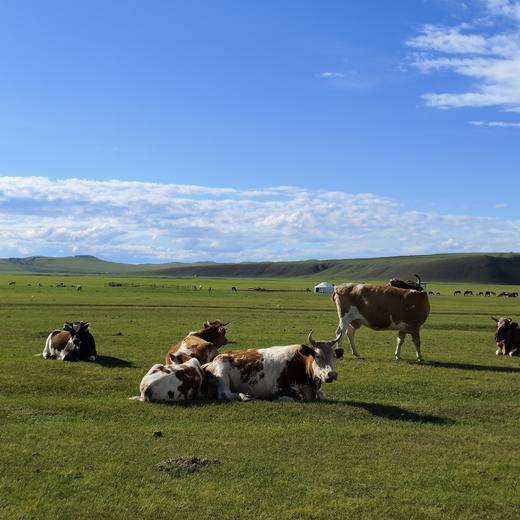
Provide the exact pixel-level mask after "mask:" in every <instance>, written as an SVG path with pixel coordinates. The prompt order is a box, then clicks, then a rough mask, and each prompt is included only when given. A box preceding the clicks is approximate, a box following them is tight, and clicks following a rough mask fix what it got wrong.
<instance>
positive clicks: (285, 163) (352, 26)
mask: <svg viewBox="0 0 520 520" xmlns="http://www.w3.org/2000/svg"><path fill="white" fill-rule="evenodd" d="M519 159H520V1H517V0H467V1H464V2H463V1H455V0H400V1H399V2H395V1H390V0H363V1H354V0H348V1H345V0H339V1H334V0H320V1H318V0H313V1H309V0H283V1H280V0H276V1H275V0H261V1H260V0H256V1H254V0H247V1H244V0H218V1H214V0H205V1H202V0H189V1H188V0H185V1H180V0H179V1H177V0H172V1H169V0H161V1H159V0H148V1H146V2H144V1H142V0H140V1H137V0H111V1H110V2H106V1H99V0H88V1H86V0H75V1H74V2H70V1H68V0H67V1H65V0H64V1H57V0H46V1H45V2H41V1H39V0H3V1H2V2H0V257H2V258H7V257H23V256H32V255H46V256H66V255H75V254H93V255H96V256H99V257H101V258H104V259H107V260H114V261H123V262H131V263H139V262H170V261H183V262H192V261H216V262H242V261H256V260H273V261H274V260H303V259H310V258H319V259H332V258H359V257H376V256H391V255H403V254H404V255H408V254H430V253H441V252H470V251H471V252H477V251H519V250H520V238H519V237H520V233H519V232H518V230H519V229H520V206H519V204H518V203H517V201H518V199H519V195H520V193H519V191H520V190H519V182H518V180H517V179H518V173H519V171H518V170H519V168H518V165H519V164H520V161H519Z"/></svg>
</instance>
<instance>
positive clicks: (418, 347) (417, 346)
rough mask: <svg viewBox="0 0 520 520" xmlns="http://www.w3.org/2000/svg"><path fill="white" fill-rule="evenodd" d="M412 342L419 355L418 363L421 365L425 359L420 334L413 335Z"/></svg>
mask: <svg viewBox="0 0 520 520" xmlns="http://www.w3.org/2000/svg"><path fill="white" fill-rule="evenodd" d="M412 340H413V343H414V345H415V354H416V355H417V361H418V362H419V363H421V362H422V361H423V357H422V354H421V336H419V333H418V332H416V333H415V334H412Z"/></svg>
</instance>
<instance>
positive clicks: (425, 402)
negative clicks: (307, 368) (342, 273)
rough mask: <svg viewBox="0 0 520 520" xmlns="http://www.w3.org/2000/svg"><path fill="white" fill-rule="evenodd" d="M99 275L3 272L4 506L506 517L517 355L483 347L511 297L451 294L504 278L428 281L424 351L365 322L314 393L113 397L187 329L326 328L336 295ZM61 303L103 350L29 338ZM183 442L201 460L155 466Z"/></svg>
mask: <svg viewBox="0 0 520 520" xmlns="http://www.w3.org/2000/svg"><path fill="white" fill-rule="evenodd" d="M112 280H114V278H110V277H109V276H105V277H102V276H96V277H87V276H68V277H63V276H62V277H59V276H55V275H49V276H37V275H21V274H10V275H0V327H1V328H0V334H1V335H0V337H1V342H0V443H1V446H2V449H1V450H0V467H1V468H2V472H0V518H9V519H18V518H19V519H22V518H23V519H25V518H38V519H40V518H41V519H46V518H49V519H51V518H52V519H55V518H65V519H68V518H71V519H76V518H79V519H81V518H96V519H104V518H125V519H134V518H135V519H141V518H150V519H152V518H153V519H162V518H165V519H166V518H168V519H176V518H188V519H191V518H197V519H232V518H235V519H272V518H277V519H294V520H297V519H298V520H299V519H344V518H366V519H374V518H378V519H379V518H384V519H387V518H405V519H411V518H416V519H430V518H431V519H434V518H435V519H446V518H450V519H458V518H460V519H473V518H475V519H477V518H478V519H480V518H492V519H506V518H511V519H512V518H518V516H519V510H520V493H519V481H520V460H519V458H518V449H519V438H520V437H519V434H518V432H519V426H520V406H519V398H518V396H519V393H520V392H519V391H520V379H519V378H520V358H502V357H500V358H499V357H497V356H495V354H494V350H495V349H494V341H493V329H494V323H493V322H492V320H491V319H490V316H491V315H495V316H497V315H501V316H513V317H516V318H519V317H520V300H518V299H504V298H484V297H478V296H475V297H466V298H464V297H461V296H459V297H455V296H453V291H454V290H455V289H462V290H464V289H466V288H470V289H472V290H473V291H479V290H495V291H500V290H518V289H517V288H512V287H506V286H484V285H476V284H472V285H463V284H453V285H451V284H432V285H430V286H429V287H428V288H429V289H431V290H433V291H435V292H437V291H439V292H441V295H440V296H431V298H430V301H431V307H432V312H431V315H430V318H429V320H428V322H427V324H426V326H425V327H424V329H423V334H422V338H423V353H424V356H425V360H426V361H425V363H424V364H417V363H414V362H413V359H414V357H415V351H414V348H413V345H412V343H411V341H410V340H409V339H407V341H406V343H405V345H404V347H403V351H402V354H403V357H404V358H405V359H404V360H403V361H400V362H397V361H395V360H394V359H393V351H394V348H395V333H394V332H374V331H371V330H368V329H366V328H363V329H361V330H360V331H359V332H358V335H357V345H358V348H359V351H360V353H361V354H362V356H363V359H358V360H354V359H351V358H350V357H348V356H346V358H345V359H344V360H342V361H340V362H339V379H338V381H337V382H335V383H332V384H330V385H326V386H325V387H324V391H325V393H326V395H327V397H328V399H329V400H328V402H324V403H307V404H302V403H279V402H258V401H256V402H255V401H253V402H247V403H241V402H240V403H238V402H237V403H218V402H196V403H190V404H188V405H172V406H170V405H157V404H150V403H141V402H136V401H131V400H128V399H127V398H128V397H129V396H132V395H136V394H137V393H138V385H139V382H140V380H141V378H142V376H143V375H144V373H145V372H146V371H147V370H148V369H149V368H150V366H151V365H152V364H153V363H156V362H162V360H163V358H164V355H165V353H166V351H167V349H168V347H169V346H170V345H171V343H173V342H174V341H176V340H178V339H179V338H181V337H183V336H184V335H185V334H186V333H187V332H188V331H190V330H194V329H196V328H198V327H199V326H200V325H201V324H202V322H203V321H205V320H208V319H210V320H213V319H221V320H225V321H231V323H230V325H229V327H228V337H229V338H230V340H232V341H233V343H231V344H230V345H228V346H227V347H226V348H248V347H257V346H262V347H265V346H270V345H275V344H278V345H283V344H291V343H300V342H305V341H306V337H307V334H308V331H309V329H311V328H312V329H314V330H315V336H316V337H317V338H331V337H333V336H334V332H335V329H336V325H337V317H336V312H335V308H334V306H333V304H332V302H331V301H330V297H329V296H325V295H316V294H313V293H308V292H305V289H306V288H308V287H312V286H313V285H314V283H315V281H316V279H315V278H293V279H281V278H277V279H265V278H264V279H261V280H258V279H257V280H254V279H200V278H198V279H196V280H194V279H162V278H161V279H156V278H117V279H116V280H117V282H118V283H122V284H123V285H122V286H119V287H109V286H108V283H109V282H110V281H112ZM10 281H16V284H15V285H8V283H9V282H10ZM330 281H332V282H335V281H339V280H334V279H331V280H330ZM58 282H64V283H65V284H66V285H68V287H55V285H56V284H57V283H58ZM38 283H41V284H42V285H41V286H38ZM29 284H30V285H29ZM79 284H81V285H82V290H81V291H78V290H76V288H74V287H71V285H79ZM51 285H53V286H54V287H51ZM199 285H200V286H202V290H194V289H193V287H192V286H199ZM210 286H211V287H212V293H211V294H209V293H208V290H207V288H208V287H210ZM231 286H236V287H237V288H238V293H233V292H232V291H231ZM254 287H262V288H268V289H271V291H268V292H262V291H248V290H247V289H248V288H254ZM65 320H68V321H71V320H89V321H90V322H91V324H92V329H93V332H94V335H95V337H96V341H97V344H98V351H99V354H100V358H99V361H98V362H97V363H83V362H77V363H64V362H58V361H50V360H49V361H47V360H44V359H42V358H41V357H38V356H35V354H38V353H41V351H42V350H43V345H44V341H45V338H46V336H47V335H48V333H49V332H50V331H51V330H52V329H54V328H56V327H60V326H61V325H62V324H63V322H64V321H65ZM154 431H161V432H162V437H156V436H154V435H153V432H154ZM183 457H185V458H190V457H199V458H204V459H208V461H209V463H208V464H207V465H205V466H201V467H200V469H199V470H198V471H194V472H189V471H187V470H184V469H182V468H177V469H175V468H176V466H174V467H173V470H172V471H164V470H163V468H164V466H165V464H166V465H167V462H166V463H165V461H168V460H169V459H178V458H183ZM161 463H162V466H161Z"/></svg>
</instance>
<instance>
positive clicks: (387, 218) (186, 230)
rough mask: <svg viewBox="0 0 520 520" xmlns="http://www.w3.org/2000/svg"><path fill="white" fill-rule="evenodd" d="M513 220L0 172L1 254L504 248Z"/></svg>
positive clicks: (334, 194) (316, 254)
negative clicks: (13, 174)
mask: <svg viewBox="0 0 520 520" xmlns="http://www.w3.org/2000/svg"><path fill="white" fill-rule="evenodd" d="M519 225H520V221H518V220H505V219H498V218H490V217H474V216H463V215H462V216H461V215H443V214H438V213H431V212H417V211H407V210H405V209H403V206H402V205H401V204H400V201H395V200H391V199H389V198H386V197H381V196H378V195H374V194H370V193H361V194H350V193H346V192H341V191H324V190H314V191H313V190H309V189H303V188H297V187H287V186H280V187H273V188H267V189H261V190H237V189H233V188H213V187H206V186H194V185H180V184H158V183H148V182H135V181H121V180H109V181H93V180H82V179H73V178H70V179H63V180H51V179H49V178H46V177H0V251H1V254H0V256H1V257H4V258H5V257H18V256H30V255H48V256H63V255H71V254H93V255H97V256H101V257H103V258H106V259H109V260H115V261H124V262H169V261H185V262H191V261H217V262H242V261H262V260H265V261H276V260H304V259H309V258H320V259H325V258H327V259H331V258H354V257H374V256H388V255H409V254H429V253H439V252H449V251H510V250H515V249H518V247H517V242H514V243H512V242H511V237H515V236H517V230H518V227H519Z"/></svg>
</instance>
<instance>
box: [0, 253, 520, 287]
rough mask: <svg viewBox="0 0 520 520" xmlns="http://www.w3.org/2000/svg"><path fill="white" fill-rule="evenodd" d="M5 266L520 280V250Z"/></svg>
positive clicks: (1, 264) (16, 267) (32, 260)
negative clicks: (226, 261)
mask: <svg viewBox="0 0 520 520" xmlns="http://www.w3.org/2000/svg"><path fill="white" fill-rule="evenodd" d="M0 272H4V273H41V274H53V273H54V274H58V273H59V274H112V275H128V274H133V275H141V276H165V277H193V276H198V277H206V278H214V277H226V278H279V277H284V278H287V277H297V276H305V277H313V278H314V277H315V278H316V279H320V280H323V279H329V280H332V281H336V282H337V281H349V280H386V279H389V278H392V277H398V278H403V279H408V278H412V277H413V275H414V274H415V273H418V274H420V275H421V276H422V278H423V280H425V281H438V282H472V283H493V284H520V254H517V253H455V254H439V255H422V256H396V257H384V258H363V259H352V260H307V261H303V262H251V263H240V264H216V263H209V262H208V263H192V264H182V263H168V264H138V265H133V264H123V263H116V262H107V261H105V260H100V259H99V258H96V257H94V256H87V255H81V256H72V257H63V258H54V257H44V256H32V257H28V258H10V259H3V260H0Z"/></svg>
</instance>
